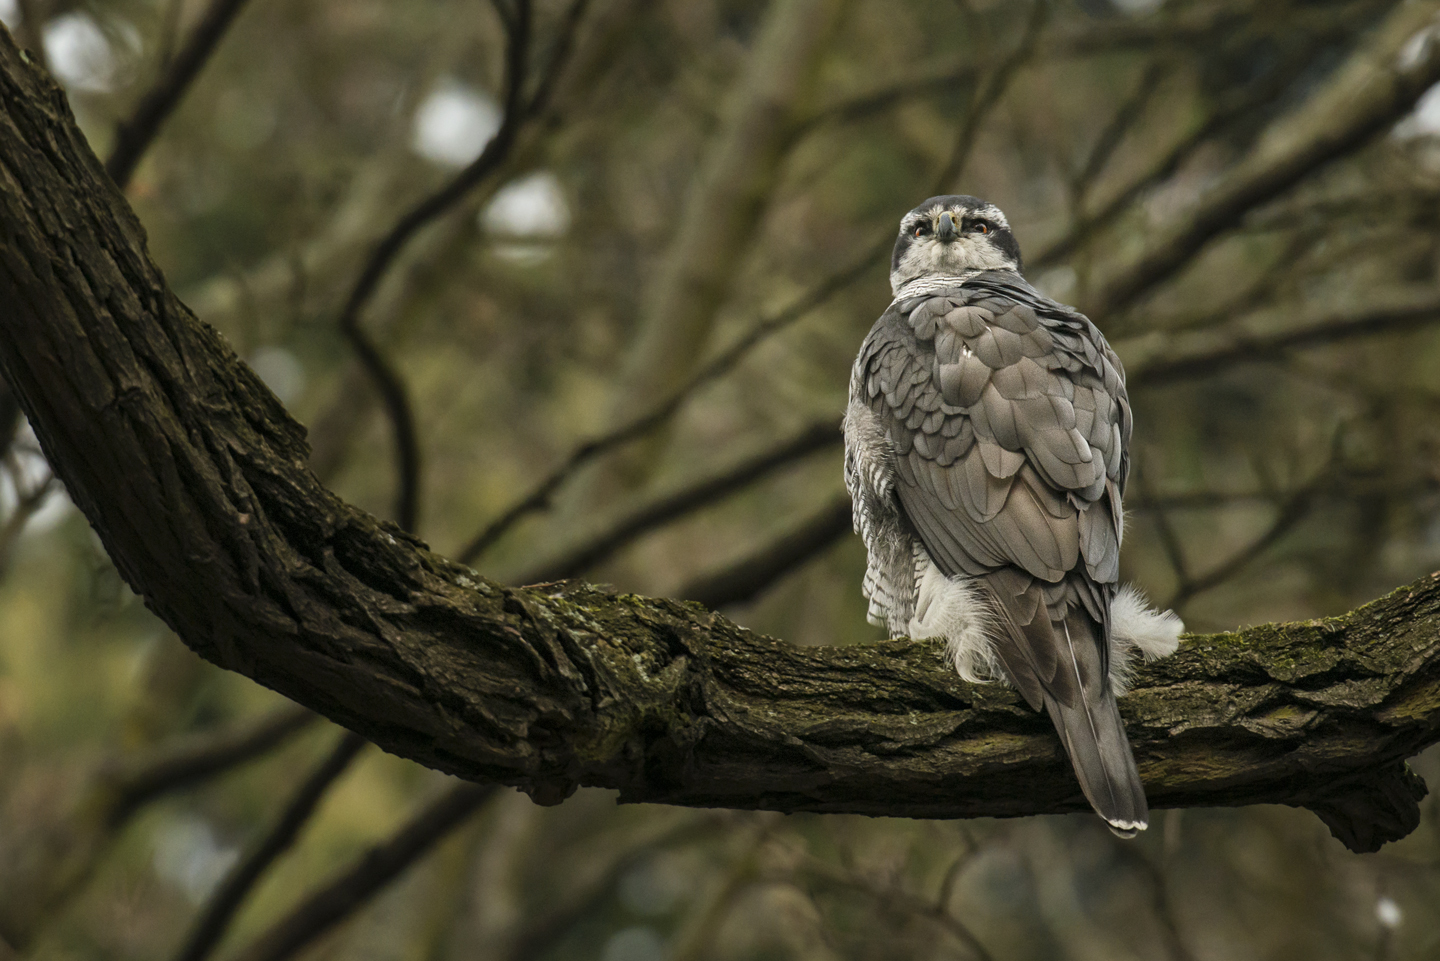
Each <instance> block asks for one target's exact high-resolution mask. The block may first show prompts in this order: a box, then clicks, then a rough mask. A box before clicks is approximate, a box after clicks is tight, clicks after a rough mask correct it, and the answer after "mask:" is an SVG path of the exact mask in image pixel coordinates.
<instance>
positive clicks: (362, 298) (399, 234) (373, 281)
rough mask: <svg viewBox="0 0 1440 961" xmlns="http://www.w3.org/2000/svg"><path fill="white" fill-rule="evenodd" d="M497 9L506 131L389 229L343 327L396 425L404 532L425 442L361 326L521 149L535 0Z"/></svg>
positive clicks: (414, 513) (400, 387)
mask: <svg viewBox="0 0 1440 961" xmlns="http://www.w3.org/2000/svg"><path fill="white" fill-rule="evenodd" d="M494 7H495V9H496V11H497V12H499V13H500V16H501V19H502V20H504V21H505V24H506V44H505V82H504V86H505V92H504V111H505V113H504V119H503V120H502V121H501V123H500V129H499V130H497V131H496V132H495V136H494V137H492V138H491V139H490V142H489V143H487V144H486V145H485V149H484V150H482V151H481V152H480V156H478V157H476V158H475V160H474V161H472V162H471V163H470V165H469V166H467V167H466V168H465V169H464V170H462V171H460V172H459V173H458V174H456V175H455V176H454V177H453V178H452V179H451V180H450V181H449V182H448V183H447V184H445V186H443V187H441V188H440V189H439V190H437V191H435V192H434V193H433V194H431V195H430V196H428V197H426V198H425V199H424V200H422V201H421V202H420V203H419V204H417V205H415V206H414V207H412V208H411V209H410V210H409V212H407V213H406V214H405V215H404V216H403V217H401V218H400V219H399V220H398V221H397V222H396V223H395V226H393V227H391V228H390V231H389V233H387V234H386V235H385V236H384V237H383V238H381V240H380V242H379V243H378V244H376V246H375V249H374V250H373V251H371V253H370V256H369V258H368V259H367V260H366V261H365V265H364V266H363V267H362V268H361V269H360V273H359V275H358V277H357V278H356V280H355V284H354V286H353V287H352V288H351V290H350V295H349V297H347V298H346V301H345V305H344V307H343V308H341V311H340V317H339V320H338V321H337V326H338V328H339V330H340V333H341V335H342V336H343V337H344V338H345V339H346V340H348V341H349V342H350V345H351V347H353V348H354V350H355V353H356V356H357V357H358V358H359V360H360V363H361V364H362V365H363V366H364V368H365V371H366V373H367V374H369V376H370V379H371V380H372V381H373V382H374V384H375V389H376V390H377V391H378V392H379V393H380V398H381V400H382V402H383V403H384V406H385V412H386V415H387V416H388V417H389V419H390V428H391V430H392V431H393V433H394V437H395V453H396V464H395V468H396V473H397V486H398V489H397V490H396V494H395V522H396V523H397V524H399V525H400V526H401V527H403V528H405V529H406V530H414V529H415V526H416V522H417V521H418V519H419V504H420V444H419V440H418V438H417V436H416V431H415V415H414V411H413V410H412V408H411V404H410V394H409V391H408V389H407V388H406V386H405V383H404V381H403V380H402V379H401V377H400V373H399V371H398V370H396V368H395V366H394V365H393V364H391V363H390V361H389V360H388V359H387V358H386V357H385V356H384V355H383V354H382V353H381V352H380V348H379V347H378V346H376V344H375V343H374V341H372V340H371V339H370V336H369V335H368V334H367V333H366V332H365V331H364V329H363V328H362V327H361V326H360V319H361V315H362V313H363V312H364V309H365V305H366V304H367V303H368V302H369V301H370V298H371V297H372V296H373V295H374V293H375V291H376V289H377V288H378V287H379V286H380V280H381V278H383V277H384V276H385V273H386V271H387V270H389V268H390V265H391V264H392V263H394V261H395V259H396V258H397V257H398V256H399V255H400V252H401V251H402V250H403V249H404V248H405V246H406V244H408V243H409V242H410V239H411V238H412V237H414V236H415V234H416V233H417V232H418V231H419V230H420V229H421V228H422V227H424V226H425V225H426V224H429V223H430V222H431V221H433V220H434V219H435V218H437V217H439V216H441V215H442V214H444V213H445V212H446V211H447V210H449V209H450V208H451V207H452V206H454V205H455V204H456V203H457V202H459V201H460V200H461V199H462V198H463V197H464V196H465V195H466V194H467V193H469V192H470V191H471V190H472V189H473V188H474V187H475V186H476V185H477V184H479V183H480V182H481V181H482V180H484V179H485V178H486V177H488V176H490V175H491V174H492V173H494V172H495V171H496V170H498V169H499V168H500V166H501V164H502V163H503V162H504V160H505V158H506V157H507V156H508V155H509V152H510V148H511V147H512V146H514V144H515V140H516V137H517V136H518V134H519V132H520V126H521V124H522V123H523V122H524V120H525V117H526V115H527V111H526V109H525V107H524V106H522V96H523V90H524V86H525V71H526V63H527V61H528V57H529V52H530V25H531V5H530V2H529V0H518V2H517V4H516V9H515V10H514V11H513V14H512V13H511V12H508V11H506V10H505V8H504V4H503V3H502V2H500V0H496V2H495V3H494Z"/></svg>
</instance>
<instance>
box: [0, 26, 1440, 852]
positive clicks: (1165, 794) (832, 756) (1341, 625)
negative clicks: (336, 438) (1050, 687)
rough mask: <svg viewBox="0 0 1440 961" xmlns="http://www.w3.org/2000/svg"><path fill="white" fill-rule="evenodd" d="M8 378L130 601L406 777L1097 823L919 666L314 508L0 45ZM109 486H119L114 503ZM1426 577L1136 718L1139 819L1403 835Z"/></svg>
mask: <svg viewBox="0 0 1440 961" xmlns="http://www.w3.org/2000/svg"><path fill="white" fill-rule="evenodd" d="M0 161H3V162H0V238H3V242H0V304H4V305H6V307H5V309H3V310H0V366H3V369H4V375H5V377H6V378H7V380H8V381H9V383H10V385H11V387H12V389H13V390H14V391H15V394H16V396H17V397H18V398H19V400H20V402H21V405H22V406H23V408H24V410H25V412H26V414H27V415H28V416H29V418H30V422H31V424H32V425H33V426H34V428H35V431H36V434H37V436H38V437H39V439H40V442H41V444H42V447H43V449H44V451H45V454H46V456H47V458H48V460H49V462H50V464H51V465H52V467H53V468H54V470H55V472H56V474H57V476H59V477H60V478H61V479H62V480H63V482H64V483H65V485H66V489H67V490H68V491H69V492H70V494H71V496H72V498H73V499H74V501H75V503H76V504H77V506H79V507H80V509H81V510H82V511H84V512H85V514H86V516H87V517H88V518H89V519H90V522H91V523H92V524H93V525H94V527H95V530H96V531H97V532H98V534H99V536H100V538H101V540H102V541H103V543H104V545H105V547H106V549H107V550H108V552H109V554H110V556H111V558H112V559H113V560H114V561H115V564H116V567H117V568H118V570H119V571H120V573H121V574H122V575H123V576H124V577H125V579H126V581H127V582H128V583H129V584H130V585H131V586H132V587H133V588H134V589H135V590H136V591H137V592H138V593H140V594H141V595H142V596H144V598H145V601H146V604H147V605H148V606H149V607H150V609H151V610H153V611H154V612H155V613H156V614H157V615H159V616H160V617H161V618H162V619H164V620H165V621H166V623H168V624H169V625H170V626H171V627H172V628H174V629H175V631H176V632H177V633H178V634H179V636H180V637H181V638H182V639H184V640H185V642H186V643H187V644H189V645H190V646H191V647H192V648H194V649H195V650H196V651H197V652H199V653H200V654H202V655H203V656H204V657H206V658H208V659H210V660H212V661H213V662H215V663H216V664H219V665H221V666H222V667H225V668H227V669H230V670H235V671H238V672H240V673H243V674H245V675H246V676H248V677H251V678H254V679H255V680H257V681H259V682H260V683H262V684H264V685H266V686H269V687H271V688H274V689H275V690H277V691H280V692H281V693H284V694H285V695H286V696H288V697H290V698H292V699H293V700H295V701H297V702H299V703H301V704H305V705H306V706H309V707H311V708H313V709H315V710H317V711H319V712H321V713H323V714H325V715H326V716H328V717H330V718H332V719H334V720H335V721H337V722H338V723H340V724H342V725H343V726H345V727H348V728H350V729H352V730H354V731H355V732H356V733H358V734H360V735H362V736H363V737H365V738H366V739H368V740H371V741H373V742H375V743H376V744H377V745H379V746H380V747H382V748H384V749H385V750H387V751H390V752H392V753H394V754H398V755H401V756H404V757H408V758H412V759H414V760H417V761H419V762H421V763H423V764H426V765H429V766H431V767H434V768H437V769H440V770H444V771H448V772H450V773H454V774H457V775H460V776H462V777H466V778H470V779H474V780H480V781H493V782H500V783H505V784H511V785H515V786H518V787H521V788H522V789H524V790H525V791H527V792H528V793H529V794H530V795H531V796H532V797H534V798H536V799H537V800H540V801H542V802H549V803H554V802H558V801H560V800H562V799H563V798H564V797H566V796H567V795H568V794H569V793H570V792H571V791H573V790H574V789H575V788H576V787H578V786H579V785H582V784H586V785H595V786H599V787H608V788H613V789H616V790H618V791H619V792H620V797H621V799H622V800H625V801H651V802H660V803H670V804H683V805H692V806H707V807H709V806H720V807H736V808H767V809H774V810H783V811H836V812H839V811H848V812H856V813H864V814H884V815H891V816H908V817H971V816H980V815H986V816H1016V815H1023V814H1038V813H1046V812H1057V811H1075V810H1082V809H1085V808H1086V806H1087V805H1086V803H1085V801H1084V798H1083V797H1082V796H1081V794H1080V792H1079V790H1078V788H1077V786H1076V783H1075V780H1074V777H1073V775H1072V774H1071V771H1070V768H1069V765H1068V763H1067V762H1066V760H1065V756H1064V752H1063V749H1062V748H1061V746H1060V742H1059V741H1058V740H1057V739H1056V737H1055V733H1054V730H1053V728H1052V726H1051V725H1050V723H1049V721H1048V720H1047V719H1046V718H1045V717H1044V716H1043V715H1041V714H1038V713H1036V712H1034V711H1031V710H1030V709H1028V708H1027V707H1026V706H1025V705H1024V704H1023V703H1022V702H1021V701H1020V700H1019V698H1018V697H1017V696H1016V695H1015V693H1014V692H1012V691H1010V690H1008V689H1006V688H1004V687H1002V686H999V685H990V686H977V685H971V684H967V683H965V682H963V681H961V680H960V679H959V678H958V677H957V676H956V675H955V673H954V672H953V670H951V669H949V668H948V667H947V666H946V665H945V663H944V660H943V658H942V656H941V652H940V646H939V645H938V644H937V643H934V642H928V641H909V640H899V641H887V642H883V643H877V644H868V645H861V646H856V647H845V648H804V649H801V648H795V647H792V646H790V645H787V644H785V643H784V642H782V641H778V640H774V639H771V638H765V637H760V636H757V635H755V634H752V633H751V632H749V631H746V630H744V629H743V628H740V627H738V626H737V625H735V624H733V623H731V622H729V621H727V620H725V619H724V618H722V617H720V616H718V615H716V614H714V613H711V612H710V611H707V610H704V609H703V608H701V607H700V606H698V605H695V604H687V603H682V602H677V601H668V600H658V599H653V598H645V597H639V596H635V595H618V596H617V595H612V594H608V593H606V592H603V591H599V590H596V589H593V588H589V587H585V586H572V585H567V586H565V587H563V588H560V589H548V590H523V589H514V588H508V587H505V586H502V585H499V584H495V583H492V582H489V581H486V580H484V579H481V578H478V577H476V576H475V575H474V573H473V572H472V571H470V570H469V569H468V568H465V567H462V566H460V565H458V564H455V563H453V562H451V561H449V560H447V559H445V558H443V557H440V556H438V555H436V554H433V553H431V552H430V551H429V550H427V549H426V548H425V547H424V545H423V544H421V543H419V542H418V541H416V540H415V539H414V538H412V537H410V536H409V535H406V534H405V533H404V532H403V531H401V530H400V529H399V528H396V527H394V526H393V525H389V524H385V523H383V522H379V521H376V520H375V519H374V518H371V517H369V516H367V515H366V514H364V513H363V512H361V511H359V510H358V509H356V508H354V507H352V506H351V505H349V504H346V503H345V502H343V501H341V500H340V499H339V498H338V497H336V496H335V495H334V494H332V493H331V492H329V491H328V490H326V489H325V488H324V487H323V486H321V485H320V484H319V482H318V481H317V480H316V479H315V477H314V476H313V474H311V473H310V471H309V470H308V469H307V468H306V466H305V458H306V449H305V444H304V439H303V431H302V430H301V428H300V427H299V426H298V425H296V424H295V423H294V421H292V420H291V419H290V417H289V416H288V415H287V414H286V412H285V410H284V409H283V408H282V407H281V406H280V404H279V402H278V401H277V400H276V399H275V398H274V396H273V395H272V394H270V392H269V391H267V390H266V389H265V388H264V386H263V385H262V384H261V382H260V381H259V379H258V378H257V377H256V376H255V375H254V373H253V372H252V371H250V370H249V368H247V367H246V366H245V365H243V364H242V363H240V362H239V360H238V359H237V358H236V357H235V355H234V353H233V352H232V351H231V350H230V349H229V348H228V347H227V346H226V345H225V344H224V342H223V341H222V340H221V339H220V337H219V336H218V334H216V333H215V331H214V330H212V329H210V328H208V327H206V326H205V325H203V324H201V323H199V322H198V321H197V320H196V319H195V318H194V317H193V316H192V315H191V314H190V312H189V311H188V310H187V309H186V307H185V306H184V305H183V304H182V303H181V302H180V301H179V300H178V299H177V298H176V297H175V295H174V293H173V292H172V291H170V290H169V288H168V287H167V286H166V285H165V282H164V279H163V277H162V275H161V273H160V271H159V270H158V269H157V268H156V267H155V266H154V264H153V263H151V262H150V260H149V259H148V257H147V255H146V253H145V245H144V233H143V230H142V229H141V227H140V226H139V224H138V223H137V222H136V220H135V218H134V216H133V214H132V213H131V212H130V211H129V209H128V207H127V206H126V204H125V201H124V198H123V196H122V195H121V194H120V193H119V192H118V191H117V190H116V189H115V187H114V186H113V184H112V183H111V182H110V181H109V179H108V177H106V176H105V175H104V171H103V169H102V168H101V166H100V164H99V162H98V161H97V160H96V159H95V158H94V156H93V155H92V154H91V153H90V152H89V149H88V147H87V145H86V142H85V139H84V137H83V135H82V134H81V133H80V132H79V130H78V129H77V128H76V126H75V124H74V120H73V118H72V117H71V115H70V112H69V109H68V106H67V104H66V101H65V98H64V95H63V93H62V92H61V91H60V90H59V89H58V88H57V87H55V85H54V84H53V83H52V82H50V81H49V80H48V79H47V78H45V77H44V75H43V74H41V73H40V72H39V71H38V70H36V69H35V68H34V67H33V66H31V65H29V64H27V63H26V62H25V61H24V60H23V59H22V58H21V56H20V54H19V52H18V51H17V50H16V48H15V46H14V44H13V43H12V42H11V41H10V38H9V35H8V34H5V33H3V32H0ZM117 477H123V478H126V479H127V483H124V484H117V483H115V478H117ZM1437 686H1440V576H1432V577H1427V578H1423V579H1422V580H1420V581H1418V582H1416V583H1415V584H1413V585H1411V586H1409V587H1406V588H1402V589H1400V590H1398V591H1396V592H1395V593H1393V594H1391V595H1389V596H1387V597H1385V598H1382V599H1381V600H1379V601H1376V602H1374V603H1372V604H1368V605H1366V606H1365V607H1362V608H1359V609H1358V610H1356V611H1353V612H1351V613H1350V614H1347V615H1345V616H1342V617H1337V618H1330V619H1326V620H1321V621H1306V622H1297V623H1291V624H1283V625H1266V626H1261V627H1254V628H1249V629H1247V630H1245V631H1244V632H1241V633H1237V634H1218V635H1211V636H1197V637H1191V638H1190V639H1189V640H1188V641H1187V643H1186V644H1184V645H1183V646H1182V648H1181V650H1180V651H1179V653H1177V654H1176V655H1175V656H1174V657H1172V658H1170V659H1168V660H1165V661H1161V662H1158V663H1156V664H1153V665H1148V666H1146V667H1144V668H1142V669H1141V670H1140V671H1139V672H1138V674H1137V683H1136V685H1135V689H1134V691H1133V693H1131V694H1130V695H1129V696H1128V697H1126V698H1125V699H1124V701H1123V702H1122V713H1123V714H1124V716H1125V718H1126V721H1127V728H1128V731H1129V733H1130V737H1131V743H1132V745H1133V746H1134V748H1135V752H1136V756H1137V758H1138V760H1139V766H1140V771H1141V775H1142V777H1143V778H1144V779H1145V782H1146V785H1147V788H1148V791H1149V795H1150V799H1151V802H1152V803H1153V805H1154V806H1155V807H1157V808H1165V807H1183V806H1192V805H1207V806H1208V805H1228V804H1256V803H1284V804H1292V805H1300V806H1305V807H1309V808H1311V809H1313V810H1316V811H1317V812H1318V813H1320V814H1321V816H1322V817H1323V818H1325V819H1326V823H1327V824H1329V825H1330V827H1331V830H1332V831H1334V832H1335V833H1336V834H1337V835H1338V836H1340V837H1341V838H1342V839H1343V840H1344V841H1345V842H1346V843H1347V844H1349V845H1350V846H1351V847H1352V848H1355V849H1362V850H1373V849H1374V848H1375V847H1378V846H1379V844H1381V843H1383V842H1384V841H1385V840H1388V839H1392V838H1395V837H1400V836H1403V835H1404V834H1405V833H1406V832H1408V831H1409V830H1411V829H1413V827H1414V826H1415V824H1416V823H1418V817H1419V809H1418V805H1417V803H1416V796H1417V792H1423V785H1421V784H1419V783H1418V779H1416V778H1414V776H1413V775H1411V774H1409V773H1408V771H1407V770H1406V768H1405V767H1404V759H1405V758H1407V757H1409V756H1411V755H1413V754H1414V753H1416V752H1417V751H1419V750H1421V749H1422V748H1424V747H1425V746H1427V745H1429V744H1432V743H1435V742H1436V741H1437V740H1440V702H1437V700H1436V698H1435V696H1434V692H1435V690H1436V689H1437Z"/></svg>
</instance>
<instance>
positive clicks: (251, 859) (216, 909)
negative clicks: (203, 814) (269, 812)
mask: <svg viewBox="0 0 1440 961" xmlns="http://www.w3.org/2000/svg"><path fill="white" fill-rule="evenodd" d="M367 743H368V742H367V741H366V740H365V739H364V738H363V737H361V736H360V735H358V734H352V733H350V732H348V731H347V732H345V733H344V734H343V735H341V737H340V741H339V743H337V744H336V745H335V748H334V750H333V751H331V752H330V754H329V755H327V756H326V757H325V759H324V760H323V761H321V762H320V764H319V765H318V766H316V768H315V769H314V770H313V771H312V772H311V773H310V776H309V777H307V778H306V779H305V781H304V783H302V784H301V785H300V787H299V789H298V790H296V792H295V793H294V795H293V796H292V797H291V798H290V801H289V803H288V804H286V805H285V810H284V811H283V812H281V815H280V818H279V820H277V821H276V822H275V824H274V825H273V826H272V827H271V828H270V830H269V832H267V833H266V835H265V837H264V838H262V839H261V841H260V843H259V845H257V846H256V847H255V848H254V849H253V850H252V851H251V852H250V853H249V854H248V855H246V857H245V859H244V860H243V861H241V862H240V863H239V864H237V865H236V866H235V868H234V870H232V871H231V872H230V874H229V876H227V877H226V878H225V880H224V881H223V882H222V883H221V884H220V887H219V888H217V889H216V891H215V893H214V894H212V895H211V896H210V900H209V901H208V902H207V903H206V905H205V908H204V910H203V911H202V912H201V913H200V917H199V920H198V921H197V922H196V923H195V926H194V927H193V928H192V929H191V932H190V936H189V937H188V938H186V939H185V943H184V945H183V946H182V947H181V948H180V950H179V951H178V952H177V953H176V955H175V958H176V961H202V959H204V958H207V957H209V956H210V954H211V953H212V952H213V951H214V950H215V946H216V945H218V944H219V943H220V939H221V938H222V937H224V935H225V931H226V930H227V929H228V928H229V927H230V922H231V921H232V920H233V919H234V917H235V914H236V912H238V911H239V909H240V905H241V904H243V903H244V902H245V898H246V897H247V896H249V894H250V892H251V891H253V890H254V889H255V885H256V884H257V883H258V882H259V881H260V878H261V877H263V876H264V874H265V872H266V870H268V869H269V867H270V865H271V864H273V863H275V860H276V859H277V858H278V857H279V856H280V855H281V854H283V853H285V851H287V850H289V848H290V846H291V845H292V844H294V843H295V839H296V838H297V837H299V835H300V829H301V828H303V827H304V826H305V823H306V822H307V821H309V820H310V816H311V815H312V814H313V813H314V812H315V808H316V807H317V806H318V805H319V803H320V801H321V799H322V798H324V796H325V793H326V792H327V791H328V790H329V788H330V785H332V784H333V783H335V780H336V779H337V778H339V777H340V775H341V774H344V773H345V770H346V769H347V768H349V766H350V762H351V761H353V760H354V759H355V755H357V754H359V753H360V749H361V748H363V747H364V746H365V745H366V744H367Z"/></svg>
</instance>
